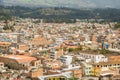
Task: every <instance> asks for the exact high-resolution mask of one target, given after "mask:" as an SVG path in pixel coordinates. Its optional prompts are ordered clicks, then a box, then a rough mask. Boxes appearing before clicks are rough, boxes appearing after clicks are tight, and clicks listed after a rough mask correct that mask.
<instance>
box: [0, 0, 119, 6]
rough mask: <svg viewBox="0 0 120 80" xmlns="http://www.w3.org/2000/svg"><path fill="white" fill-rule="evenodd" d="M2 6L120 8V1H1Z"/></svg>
mask: <svg viewBox="0 0 120 80" xmlns="http://www.w3.org/2000/svg"><path fill="white" fill-rule="evenodd" d="M0 4H1V5H6V6H15V5H19V6H27V7H70V8H108V7H109V8H120V0H0Z"/></svg>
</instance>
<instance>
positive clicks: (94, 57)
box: [79, 53, 108, 63]
mask: <svg viewBox="0 0 120 80" xmlns="http://www.w3.org/2000/svg"><path fill="white" fill-rule="evenodd" d="M79 57H81V58H83V59H84V60H85V61H86V62H94V63H99V62H107V61H108V58H107V57H105V56H104V55H102V54H88V53H80V55H79Z"/></svg>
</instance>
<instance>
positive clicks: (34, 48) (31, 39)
mask: <svg viewBox="0 0 120 80" xmlns="http://www.w3.org/2000/svg"><path fill="white" fill-rule="evenodd" d="M13 24H14V26H13ZM115 24H116V23H112V22H111V23H102V24H100V23H89V22H81V21H79V22H77V23H68V24H66V23H43V22H42V20H38V19H29V18H26V19H22V18H16V19H14V20H12V21H8V23H7V25H8V27H9V26H13V27H14V30H4V26H5V25H6V23H5V22H4V21H0V80H64V79H77V80H81V79H83V80H89V79H93V80H99V79H101V80H107V79H108V80H110V78H111V79H112V80H117V79H120V29H113V28H114V25H115ZM104 78H105V79H104Z"/></svg>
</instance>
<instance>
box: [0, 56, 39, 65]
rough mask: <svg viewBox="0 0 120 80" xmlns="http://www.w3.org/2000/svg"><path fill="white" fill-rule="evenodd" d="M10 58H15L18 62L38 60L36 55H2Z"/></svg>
mask: <svg viewBox="0 0 120 80" xmlns="http://www.w3.org/2000/svg"><path fill="white" fill-rule="evenodd" d="M1 57H5V58H9V59H14V60H16V61H17V62H18V63H24V62H31V61H33V60H37V59H36V58H35V57H30V56H22V55H5V56H1Z"/></svg>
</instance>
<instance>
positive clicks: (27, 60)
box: [0, 55, 37, 69]
mask: <svg viewBox="0 0 120 80" xmlns="http://www.w3.org/2000/svg"><path fill="white" fill-rule="evenodd" d="M35 60H37V59H36V58H35V57H29V56H22V55H2V56H0V62H3V63H4V64H5V65H6V66H8V67H9V68H12V69H26V68H28V66H30V65H31V62H32V61H35Z"/></svg>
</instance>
